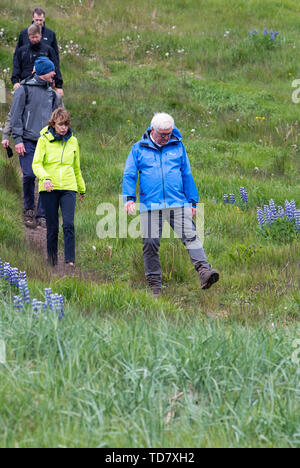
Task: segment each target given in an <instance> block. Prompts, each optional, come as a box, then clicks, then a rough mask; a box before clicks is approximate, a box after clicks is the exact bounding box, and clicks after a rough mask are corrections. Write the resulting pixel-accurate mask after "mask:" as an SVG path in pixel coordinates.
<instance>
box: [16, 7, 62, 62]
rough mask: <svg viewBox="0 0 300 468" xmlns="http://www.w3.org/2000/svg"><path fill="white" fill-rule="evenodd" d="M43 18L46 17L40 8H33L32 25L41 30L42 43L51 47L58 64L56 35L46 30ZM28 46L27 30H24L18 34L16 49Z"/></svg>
mask: <svg viewBox="0 0 300 468" xmlns="http://www.w3.org/2000/svg"><path fill="white" fill-rule="evenodd" d="M45 17H46V13H45V11H44V10H43V9H42V8H35V9H34V10H33V12H32V24H36V25H37V26H39V27H40V28H41V32H42V41H43V42H45V44H47V45H48V46H50V47H52V49H53V50H54V52H55V54H56V59H57V62H58V63H59V51H58V45H57V40H56V35H55V32H54V31H52V30H51V29H49V28H46V25H45ZM28 44H29V39H28V28H25V29H23V31H21V33H20V36H19V40H18V43H17V47H16V49H19V48H20V47H22V46H24V45H28Z"/></svg>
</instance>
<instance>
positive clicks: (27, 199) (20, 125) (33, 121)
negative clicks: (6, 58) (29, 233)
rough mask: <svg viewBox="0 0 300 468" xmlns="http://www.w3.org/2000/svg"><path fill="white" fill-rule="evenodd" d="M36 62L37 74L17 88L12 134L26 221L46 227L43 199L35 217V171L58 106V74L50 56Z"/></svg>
mask: <svg viewBox="0 0 300 468" xmlns="http://www.w3.org/2000/svg"><path fill="white" fill-rule="evenodd" d="M34 66H35V70H36V74H35V75H33V77H31V78H29V79H26V80H24V81H22V82H21V86H20V87H19V88H18V89H17V90H16V91H15V94H14V98H13V103H12V109H11V127H12V135H13V139H14V141H15V150H16V152H17V153H18V154H19V159H20V165H21V169H22V172H23V194H24V221H25V224H26V226H27V227H30V228H35V227H36V225H39V226H42V227H46V222H45V213H44V210H43V207H42V204H41V201H40V200H39V203H38V208H37V213H36V220H35V219H34V207H35V203H34V188H35V175H34V173H33V171H32V161H33V156H34V152H35V148H36V145H37V141H38V139H39V137H40V131H41V130H42V128H44V127H45V125H46V124H47V122H48V120H49V119H50V117H51V115H52V112H53V111H54V110H55V109H57V107H58V101H57V95H56V93H55V91H54V90H53V89H52V86H51V85H52V81H53V79H54V77H55V67H54V63H53V62H51V61H50V60H49V59H48V58H47V57H39V58H38V59H37V60H36V61H35V63H34Z"/></svg>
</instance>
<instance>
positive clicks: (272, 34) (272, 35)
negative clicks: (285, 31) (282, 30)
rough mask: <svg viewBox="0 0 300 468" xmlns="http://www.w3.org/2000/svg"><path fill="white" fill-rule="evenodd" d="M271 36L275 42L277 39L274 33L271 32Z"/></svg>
mask: <svg viewBox="0 0 300 468" xmlns="http://www.w3.org/2000/svg"><path fill="white" fill-rule="evenodd" d="M270 36H271V39H272V41H275V39H276V37H275V36H274V33H273V31H271V33H270Z"/></svg>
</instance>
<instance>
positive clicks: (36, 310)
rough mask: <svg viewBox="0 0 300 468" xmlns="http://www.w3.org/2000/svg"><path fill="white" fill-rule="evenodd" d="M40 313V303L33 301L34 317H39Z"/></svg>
mask: <svg viewBox="0 0 300 468" xmlns="http://www.w3.org/2000/svg"><path fill="white" fill-rule="evenodd" d="M39 311H40V307H39V301H38V300H37V299H32V312H33V313H34V315H36V316H38V315H39Z"/></svg>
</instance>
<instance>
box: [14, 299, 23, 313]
mask: <svg viewBox="0 0 300 468" xmlns="http://www.w3.org/2000/svg"><path fill="white" fill-rule="evenodd" d="M14 307H15V308H16V309H18V310H19V311H22V310H23V308H24V305H23V299H22V297H21V296H14Z"/></svg>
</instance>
